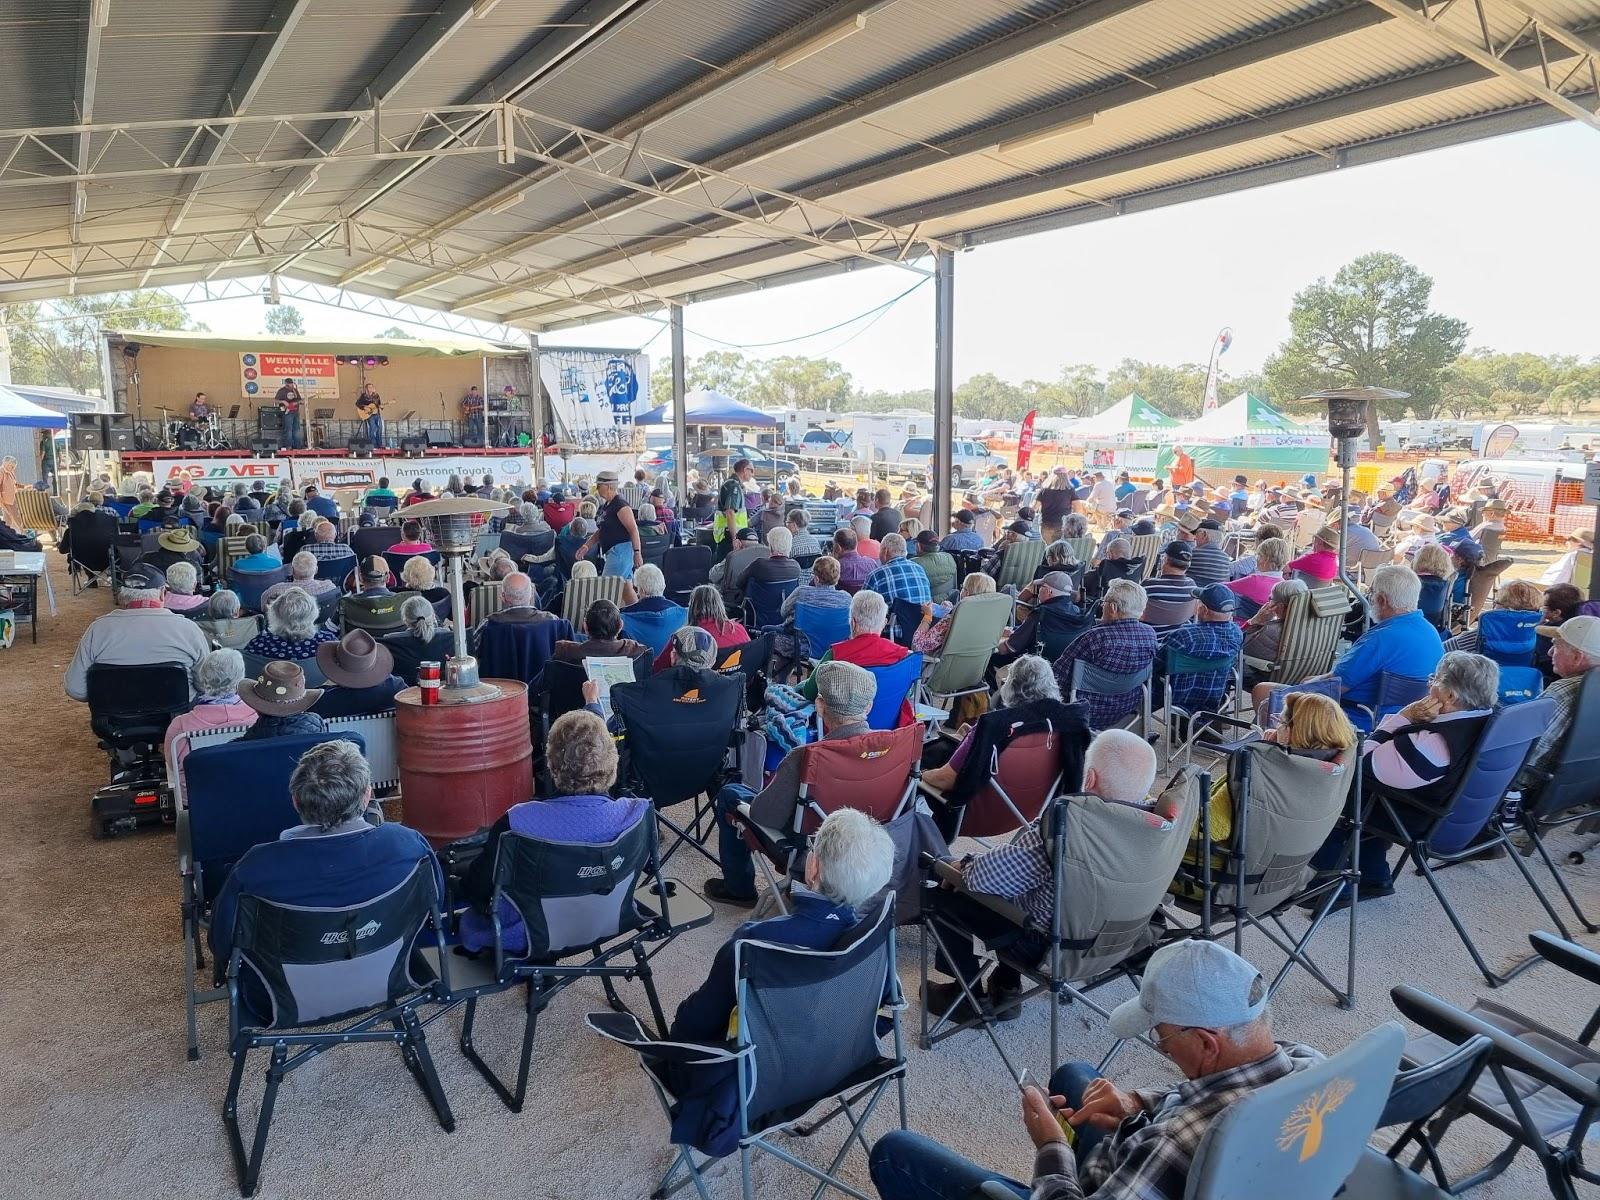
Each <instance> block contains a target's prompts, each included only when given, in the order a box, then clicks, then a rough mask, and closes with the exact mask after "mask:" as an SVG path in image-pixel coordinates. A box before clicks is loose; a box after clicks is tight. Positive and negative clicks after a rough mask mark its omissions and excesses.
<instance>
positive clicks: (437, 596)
mask: <svg viewBox="0 0 1600 1200" xmlns="http://www.w3.org/2000/svg"><path fill="white" fill-rule="evenodd" d="M400 585H401V594H402V595H407V596H409V595H411V594H412V593H415V594H416V595H418V596H421V597H422V598H423V599H424V600H426V601H427V602H428V603H429V604H431V605H433V608H434V611H435V612H437V613H438V614H439V616H440V617H441V618H443V617H445V616H448V615H449V612H450V591H449V589H448V588H443V587H440V586H439V572H438V570H437V568H435V567H434V565H433V563H432V562H430V561H429V560H428V559H426V558H424V557H423V556H422V555H420V554H414V555H412V556H411V557H410V558H408V559H406V561H405V563H404V565H403V566H401V568H400Z"/></svg>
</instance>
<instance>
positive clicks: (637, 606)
mask: <svg viewBox="0 0 1600 1200" xmlns="http://www.w3.org/2000/svg"><path fill="white" fill-rule="evenodd" d="M633 590H634V593H635V594H636V595H637V597H638V599H636V600H635V601H634V602H633V603H632V604H626V605H624V606H623V608H622V613H623V615H624V616H626V615H627V614H629V613H656V612H669V611H671V610H672V609H675V608H677V609H681V608H682V607H683V605H681V604H675V603H673V602H672V601H671V600H668V599H667V577H666V576H665V575H664V574H662V572H661V568H660V567H658V566H656V565H655V563H645V564H644V566H642V567H640V568H639V569H638V570H637V571H635V572H634V573H633Z"/></svg>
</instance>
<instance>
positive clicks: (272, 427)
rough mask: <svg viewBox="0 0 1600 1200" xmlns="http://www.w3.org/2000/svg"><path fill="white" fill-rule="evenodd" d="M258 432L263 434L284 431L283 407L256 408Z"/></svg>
mask: <svg viewBox="0 0 1600 1200" xmlns="http://www.w3.org/2000/svg"><path fill="white" fill-rule="evenodd" d="M256 432H257V433H260V434H263V435H264V434H269V433H270V434H278V433H282V432H283V410H282V409H281V408H258V409H256Z"/></svg>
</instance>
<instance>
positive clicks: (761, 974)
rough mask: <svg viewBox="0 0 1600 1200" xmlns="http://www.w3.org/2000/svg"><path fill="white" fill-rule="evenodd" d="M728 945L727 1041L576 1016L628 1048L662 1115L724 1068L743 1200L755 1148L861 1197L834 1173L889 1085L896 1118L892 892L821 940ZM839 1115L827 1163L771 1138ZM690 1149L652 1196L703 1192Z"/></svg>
mask: <svg viewBox="0 0 1600 1200" xmlns="http://www.w3.org/2000/svg"><path fill="white" fill-rule="evenodd" d="M733 954H734V966H733V974H734V987H735V999H736V1002H737V1004H736V1007H735V1009H734V1012H735V1014H736V1025H735V1028H734V1033H733V1037H732V1039H731V1040H730V1041H727V1042H719V1043H716V1044H701V1043H690V1042H670V1041H666V1040H665V1039H664V1037H663V1038H662V1039H660V1040H658V1039H653V1038H651V1037H650V1036H649V1035H648V1034H647V1033H646V1032H645V1031H644V1029H643V1028H642V1027H641V1026H640V1024H639V1021H638V1019H637V1018H636V1017H633V1016H631V1015H626V1014H619V1013H604V1012H601V1013H591V1014H589V1016H588V1018H587V1024H588V1026H589V1028H590V1029H592V1030H594V1031H595V1032H596V1033H598V1034H599V1035H600V1036H601V1037H604V1038H608V1039H610V1040H611V1041H614V1042H618V1043H620V1044H622V1045H624V1046H627V1047H628V1048H629V1049H631V1050H634V1051H636V1052H637V1053H638V1055H639V1061H640V1066H641V1067H642V1068H643V1069H644V1072H645V1074H646V1075H647V1076H649V1078H650V1082H651V1085H652V1086H653V1087H654V1089H655V1093H656V1098H657V1099H658V1100H659V1101H660V1102H661V1107H662V1109H663V1111H664V1112H665V1114H666V1116H667V1120H668V1123H669V1125H670V1124H671V1122H672V1119H673V1115H674V1110H675V1107H676V1105H677V1094H676V1093H677V1092H679V1091H683V1090H685V1089H686V1088H688V1087H692V1086H695V1084H696V1083H697V1080H696V1075H697V1074H698V1073H703V1072H714V1071H722V1072H725V1073H731V1075H732V1079H730V1080H729V1082H730V1083H733V1084H735V1085H736V1086H735V1096H736V1098H737V1104H738V1113H739V1124H738V1132H739V1137H738V1152H739V1173H740V1183H741V1186H742V1195H743V1197H744V1200H754V1196H755V1193H754V1190H753V1187H752V1180H751V1172H750V1166H751V1159H752V1158H753V1157H754V1155H755V1154H756V1153H758V1152H760V1153H766V1154H770V1155H772V1156H773V1157H775V1158H777V1159H780V1160H781V1161H783V1162H786V1163H788V1164H789V1165H790V1166H793V1167H795V1168H797V1169H798V1170H800V1171H803V1172H805V1173H806V1174H807V1175H809V1176H811V1178H813V1179H816V1180H818V1186H817V1188H816V1191H815V1193H814V1195H819V1196H820V1195H821V1193H822V1192H823V1191H824V1190H826V1189H827V1188H830V1187H831V1188H835V1189H837V1190H839V1191H841V1192H844V1193H845V1194H846V1195H849V1196H854V1197H856V1198H857V1200H871V1197H869V1196H868V1195H867V1194H866V1193H864V1192H861V1191H858V1190H857V1189H856V1188H854V1187H852V1186H851V1185H850V1184H848V1183H846V1182H845V1181H844V1180H842V1179H840V1178H839V1177H838V1172H839V1168H840V1167H841V1166H842V1165H843V1163H844V1160H845V1157H846V1156H847V1155H848V1153H849V1151H850V1148H851V1146H852V1145H857V1144H859V1145H860V1146H861V1148H862V1151H863V1153H865V1152H867V1151H868V1146H867V1141H866V1137H865V1133H864V1130H865V1127H866V1124H867V1122H868V1121H869V1120H870V1119H871V1117H872V1114H873V1112H874V1111H875V1110H876V1109H877V1106H878V1104H879V1102H880V1101H881V1100H882V1099H883V1096H884V1093H885V1091H886V1090H887V1088H888V1086H889V1085H890V1084H891V1083H893V1084H894V1085H895V1087H896V1089H897V1090H898V1093H899V1108H900V1113H899V1116H900V1127H901V1128H902V1129H904V1128H905V1125H906V1096H905V1074H906V1058H905V1049H904V1045H903V1042H902V1037H901V1032H900V1012H901V1010H902V1009H904V1007H905V1002H904V1000H903V999H902V998H901V996H900V983H899V979H898V976H897V975H896V973H895V939H894V904H893V897H892V896H891V897H886V898H885V899H884V901H883V903H882V904H881V906H880V907H879V908H878V910H877V913H876V915H875V916H873V917H871V918H869V919H863V920H861V921H860V922H858V923H857V925H856V926H855V928H854V929H852V930H851V931H850V932H849V933H848V934H847V935H846V936H845V938H844V939H843V940H842V941H841V942H840V944H838V945H836V946H834V948H833V949H831V950H804V949H799V948H797V947H793V946H783V945H779V944H776V943H773V942H762V941H758V940H755V939H750V940H741V941H736V942H735V943H734V949H733ZM885 1023H886V1024H887V1032H889V1033H891V1034H892V1038H893V1049H892V1052H891V1053H890V1054H885V1053H884V1050H883V1048H882V1046H881V1044H880V1039H881V1037H882V1036H883V1035H882V1034H880V1032H879V1031H880V1029H883V1028H884V1026H885ZM700 1086H702V1087H703V1086H705V1085H704V1083H701V1084H700ZM823 1104H827V1105H829V1109H828V1111H827V1112H826V1113H825V1115H823V1116H822V1117H821V1118H820V1119H818V1120H816V1121H812V1122H809V1123H805V1124H802V1120H803V1118H805V1117H806V1116H807V1114H809V1113H810V1112H812V1111H813V1110H814V1109H816V1108H817V1107H818V1106H819V1105H823ZM838 1116H843V1117H844V1118H845V1121H846V1122H847V1124H848V1125H849V1127H850V1129H849V1133H848V1135H847V1136H846V1137H845V1140H844V1145H843V1147H842V1148H841V1149H840V1150H839V1152H838V1154H837V1155H835V1156H834V1158H833V1161H832V1162H831V1163H830V1164H829V1165H828V1167H827V1168H826V1169H824V1168H821V1167H818V1166H815V1165H813V1164H812V1163H809V1162H806V1161H805V1160H803V1159H801V1158H799V1157H797V1156H796V1155H794V1154H793V1153H791V1152H790V1151H789V1150H787V1149H785V1148H784V1147H782V1146H779V1145H777V1144H776V1143H775V1141H774V1140H773V1139H775V1138H776V1137H777V1135H779V1134H785V1133H789V1134H796V1135H801V1136H809V1135H812V1134H814V1133H815V1132H816V1131H817V1130H819V1129H820V1128H822V1126H824V1125H826V1124H827V1123H828V1122H830V1121H832V1120H833V1119H834V1118H835V1117H838ZM696 1149H697V1147H695V1146H693V1145H687V1144H681V1143H680V1144H678V1145H677V1154H676V1155H675V1156H674V1158H673V1160H672V1165H671V1166H670V1167H669V1168H668V1169H667V1173H666V1174H665V1175H664V1176H663V1177H662V1179H661V1182H660V1183H659V1184H658V1185H657V1186H656V1189H655V1191H654V1192H653V1193H651V1194H652V1195H654V1196H668V1195H670V1194H672V1193H673V1192H675V1191H677V1190H678V1189H679V1188H681V1187H684V1186H686V1185H688V1184H692V1185H693V1186H694V1188H695V1191H696V1192H697V1193H698V1194H699V1196H700V1197H701V1198H702V1200H709V1195H710V1194H709V1192H708V1191H707V1190H706V1180H705V1176H704V1170H705V1168H706V1166H707V1165H709V1161H711V1160H707V1161H702V1162H698V1163H697V1162H696V1161H695V1152H696ZM728 1153H731V1150H729V1151H728Z"/></svg>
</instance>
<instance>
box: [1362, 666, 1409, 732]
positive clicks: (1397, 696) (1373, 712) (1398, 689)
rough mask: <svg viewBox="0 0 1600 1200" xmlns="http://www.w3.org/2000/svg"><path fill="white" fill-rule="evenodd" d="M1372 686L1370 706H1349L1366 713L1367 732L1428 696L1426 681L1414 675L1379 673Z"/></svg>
mask: <svg viewBox="0 0 1600 1200" xmlns="http://www.w3.org/2000/svg"><path fill="white" fill-rule="evenodd" d="M1372 686H1373V692H1374V695H1373V698H1372V703H1371V704H1351V706H1350V707H1351V708H1357V709H1360V710H1361V711H1362V712H1364V713H1366V715H1367V729H1368V730H1373V729H1376V728H1377V727H1378V722H1379V721H1381V720H1383V718H1385V717H1389V716H1393V715H1394V714H1395V713H1397V712H1399V711H1400V710H1401V709H1402V708H1404V707H1405V706H1406V705H1408V704H1410V703H1411V702H1412V701H1413V700H1420V699H1422V697H1424V696H1426V695H1427V694H1428V681H1427V680H1426V679H1418V678H1416V677H1415V676H1414V675H1396V674H1393V673H1391V672H1389V671H1379V672H1378V679H1377V682H1376V683H1374V684H1373V685H1372Z"/></svg>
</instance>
